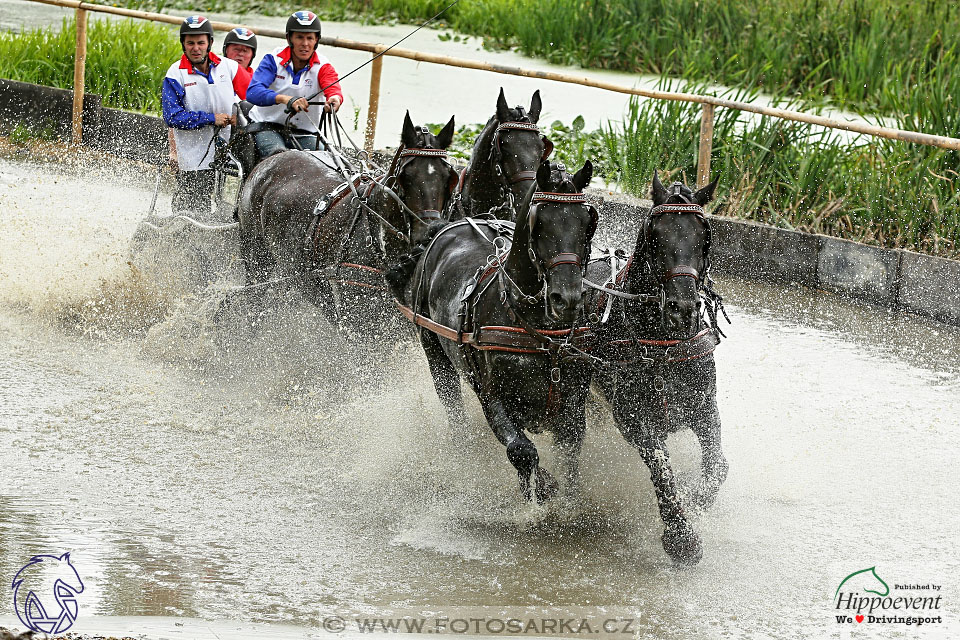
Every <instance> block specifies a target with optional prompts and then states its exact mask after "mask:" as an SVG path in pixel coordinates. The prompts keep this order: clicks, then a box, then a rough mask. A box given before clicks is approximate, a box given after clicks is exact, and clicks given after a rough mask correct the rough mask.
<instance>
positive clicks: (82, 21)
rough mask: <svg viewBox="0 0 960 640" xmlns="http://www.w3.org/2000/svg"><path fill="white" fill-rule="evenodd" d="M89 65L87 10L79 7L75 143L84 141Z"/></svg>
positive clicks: (75, 61)
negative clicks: (84, 102) (87, 70)
mask: <svg viewBox="0 0 960 640" xmlns="http://www.w3.org/2000/svg"><path fill="white" fill-rule="evenodd" d="M86 66H87V12H86V10H84V9H77V49H76V53H75V56H74V60H73V136H72V140H73V144H74V146H77V147H79V146H80V144H81V143H82V142H83V94H84V82H83V77H84V70H85V69H86Z"/></svg>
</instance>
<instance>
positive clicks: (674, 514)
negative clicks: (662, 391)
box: [617, 393, 703, 565]
mask: <svg viewBox="0 0 960 640" xmlns="http://www.w3.org/2000/svg"><path fill="white" fill-rule="evenodd" d="M652 395H653V396H657V395H659V394H655V393H654V394H652ZM648 408H649V409H650V410H651V411H650V412H646V411H645V409H648ZM632 409H633V411H631V412H630V413H629V416H630V417H631V418H632V419H631V420H630V422H629V424H626V423H623V422H621V420H617V426H618V427H620V431H621V433H622V434H623V437H624V438H625V439H626V440H627V442H629V443H630V444H631V445H633V446H634V447H635V448H636V449H637V451H639V452H640V457H641V458H642V459H643V462H644V464H646V465H647V468H648V469H650V479H651V480H652V481H653V489H654V492H655V493H656V496H657V505H658V507H659V508H660V517H661V518H662V519H663V523H664V525H665V529H664V532H663V536H662V537H661V542H662V543H663V549H664V551H666V552H667V555H669V556H670V558H671V559H672V560H673V561H674V562H676V563H677V564H686V565H694V564H697V563H698V562H700V559H701V558H702V557H703V545H702V543H701V542H700V536H698V535H697V532H696V531H694V529H693V527H692V526H691V524H690V522H689V521H688V520H687V516H686V512H685V510H684V507H683V501H682V500H681V498H680V492H679V491H678V490H677V479H676V475H675V474H674V472H673V467H672V466H671V465H670V454H669V453H668V452H667V448H666V443H665V442H664V435H663V434H665V433H666V431H665V429H664V427H665V426H666V425H665V424H662V421H660V419H659V418H651V417H650V415H653V411H655V410H656V407H643V408H641V407H637V406H634V407H632ZM645 414H646V415H645Z"/></svg>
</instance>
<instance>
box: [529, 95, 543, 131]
mask: <svg viewBox="0 0 960 640" xmlns="http://www.w3.org/2000/svg"><path fill="white" fill-rule="evenodd" d="M541 109H543V103H542V102H540V89H537V90H536V91H534V92H533V99H532V100H530V111H528V112H527V113H529V114H530V122H532V123H534V124H536V123H537V120H539V119H540V110H541Z"/></svg>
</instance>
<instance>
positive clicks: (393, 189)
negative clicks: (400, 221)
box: [383, 147, 457, 237]
mask: <svg viewBox="0 0 960 640" xmlns="http://www.w3.org/2000/svg"><path fill="white" fill-rule="evenodd" d="M415 158H439V159H441V160H443V162H444V163H445V164H446V165H447V166H448V167H449V168H450V179H449V181H448V188H447V197H449V195H450V194H451V193H453V191H454V190H455V189H456V186H457V173H456V171H455V170H453V165H451V164H450V161H449V156H448V154H447V151H446V149H431V148H429V147H413V148H405V147H400V149H398V150H397V155H396V156H395V157H394V161H393V163H392V166H391V171H390V175H389V176H388V177H387V178H386V179H385V180H384V181H383V186H384V188H385V191H386V193H387V195H389V196H390V197H391V198H392V199H393V200H395V201H396V202H397V204H398V205H399V206H400V209H401V210H402V212H403V214H404V221H405V222H406V224H407V236H408V237H410V230H411V226H412V222H411V220H410V218H411V217H412V218H414V219H416V220H418V221H419V222H420V223H421V224H427V223H428V222H433V221H437V220H442V219H443V211H442V208H441V210H437V209H419V210H417V211H414V210H412V209H410V207H409V206H407V204H406V203H405V202H404V201H403V198H404V190H403V186H402V185H401V184H400V174H401V173H403V170H404V169H405V168H406V167H407V166H408V165H409V164H410V163H411V162H413V160H414V159H415ZM394 196H396V197H394ZM444 200H445V201H446V198H445V199H444ZM445 205H446V202H444V206H445Z"/></svg>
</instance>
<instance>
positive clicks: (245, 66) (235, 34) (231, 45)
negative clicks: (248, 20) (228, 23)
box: [223, 27, 257, 97]
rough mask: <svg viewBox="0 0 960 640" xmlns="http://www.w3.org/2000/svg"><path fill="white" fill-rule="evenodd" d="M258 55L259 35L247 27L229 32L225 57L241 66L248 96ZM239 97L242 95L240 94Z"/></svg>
mask: <svg viewBox="0 0 960 640" xmlns="http://www.w3.org/2000/svg"><path fill="white" fill-rule="evenodd" d="M256 55H257V35H256V34H255V33H254V32H253V31H252V30H250V29H247V28H246V27H237V28H235V29H231V30H230V31H227V35H226V36H224V38H223V57H224V58H230V59H231V60H233V61H234V62H236V63H237V64H238V65H239V66H240V74H241V75H242V76H243V94H242V95H241V97H244V96H246V95H247V86H249V84H250V79H251V78H253V68H252V67H251V66H250V65H251V64H252V63H253V58H254V57H255V56H256ZM238 95H240V93H239V92H238Z"/></svg>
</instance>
